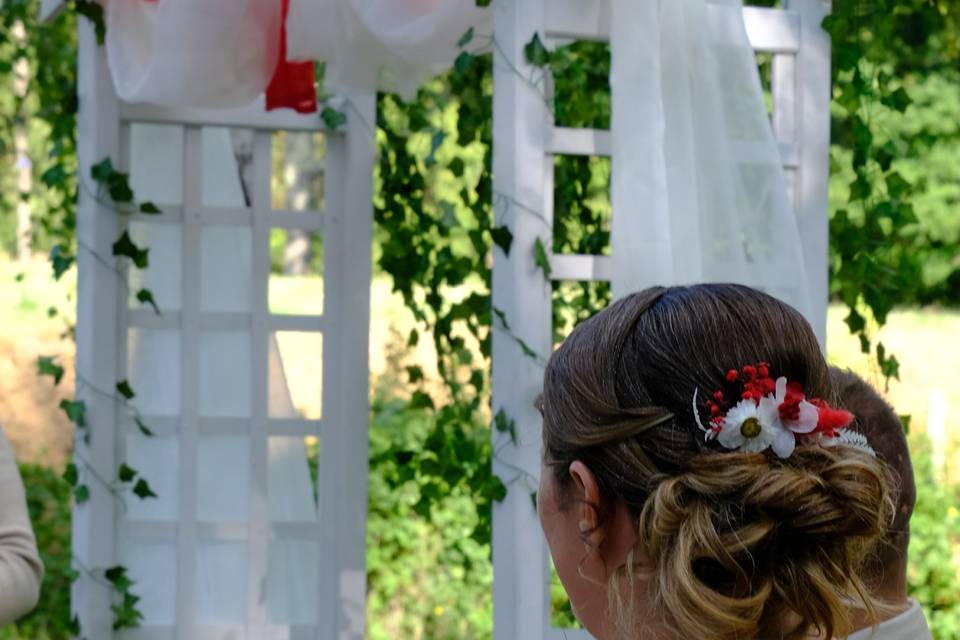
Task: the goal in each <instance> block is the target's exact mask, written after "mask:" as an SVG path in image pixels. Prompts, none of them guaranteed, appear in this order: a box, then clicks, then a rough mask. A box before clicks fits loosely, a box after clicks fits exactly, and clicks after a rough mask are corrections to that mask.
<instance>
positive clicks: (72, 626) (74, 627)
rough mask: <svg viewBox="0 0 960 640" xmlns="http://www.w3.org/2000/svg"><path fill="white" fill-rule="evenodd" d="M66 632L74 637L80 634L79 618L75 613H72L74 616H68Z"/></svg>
mask: <svg viewBox="0 0 960 640" xmlns="http://www.w3.org/2000/svg"><path fill="white" fill-rule="evenodd" d="M71 582H72V581H71ZM67 633H69V634H70V635H71V637H74V638H76V637H77V636H79V635H80V618H79V617H77V615H76V614H74V616H73V617H72V618H70V622H69V623H67Z"/></svg>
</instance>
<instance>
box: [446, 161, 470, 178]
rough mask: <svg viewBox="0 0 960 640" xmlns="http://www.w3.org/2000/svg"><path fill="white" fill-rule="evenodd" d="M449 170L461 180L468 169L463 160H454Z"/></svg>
mask: <svg viewBox="0 0 960 640" xmlns="http://www.w3.org/2000/svg"><path fill="white" fill-rule="evenodd" d="M447 168H448V169H450V172H451V173H452V174H453V175H454V176H456V177H457V178H460V177H462V176H463V170H464V169H465V168H466V167H465V165H464V163H463V158H454V159H453V160H451V161H450V165H449V166H448V167H447Z"/></svg>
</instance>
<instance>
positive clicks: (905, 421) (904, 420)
mask: <svg viewBox="0 0 960 640" xmlns="http://www.w3.org/2000/svg"><path fill="white" fill-rule="evenodd" d="M910 420H911V416H910V414H908V413H904V414H903V415H901V416H900V424H902V425H903V433H904V434H905V435H910Z"/></svg>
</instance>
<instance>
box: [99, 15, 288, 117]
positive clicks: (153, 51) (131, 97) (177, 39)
mask: <svg viewBox="0 0 960 640" xmlns="http://www.w3.org/2000/svg"><path fill="white" fill-rule="evenodd" d="M106 14H107V15H106V20H107V36H106V48H107V60H108V62H109V66H110V73H111V75H112V76H113V83H114V86H115V87H116V89H117V95H118V96H120V98H122V99H123V100H126V101H127V102H151V103H154V104H160V105H168V106H190V107H229V106H240V105H245V104H248V103H250V102H251V101H253V100H254V99H255V98H256V97H257V96H258V95H260V93H262V92H263V90H264V88H265V87H266V86H267V83H268V82H269V81H270V77H271V76H272V74H273V70H274V68H275V67H276V65H277V55H278V52H279V45H280V41H279V34H280V20H281V4H280V1H279V0H203V2H196V1H195V0H159V1H151V0H106Z"/></svg>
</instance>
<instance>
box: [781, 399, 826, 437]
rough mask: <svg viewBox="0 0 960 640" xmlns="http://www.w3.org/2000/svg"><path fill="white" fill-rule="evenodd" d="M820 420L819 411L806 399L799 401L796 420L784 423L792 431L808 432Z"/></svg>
mask: <svg viewBox="0 0 960 640" xmlns="http://www.w3.org/2000/svg"><path fill="white" fill-rule="evenodd" d="M819 421H820V411H819V410H818V409H817V408H816V407H815V406H814V405H812V404H810V403H809V402H807V401H806V400H801V401H800V416H799V417H798V418H797V419H796V420H790V421H789V422H786V423H784V426H786V427H787V428H788V429H790V431H793V432H794V433H810V432H811V431H813V430H814V429H816V428H817V422H819Z"/></svg>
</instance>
